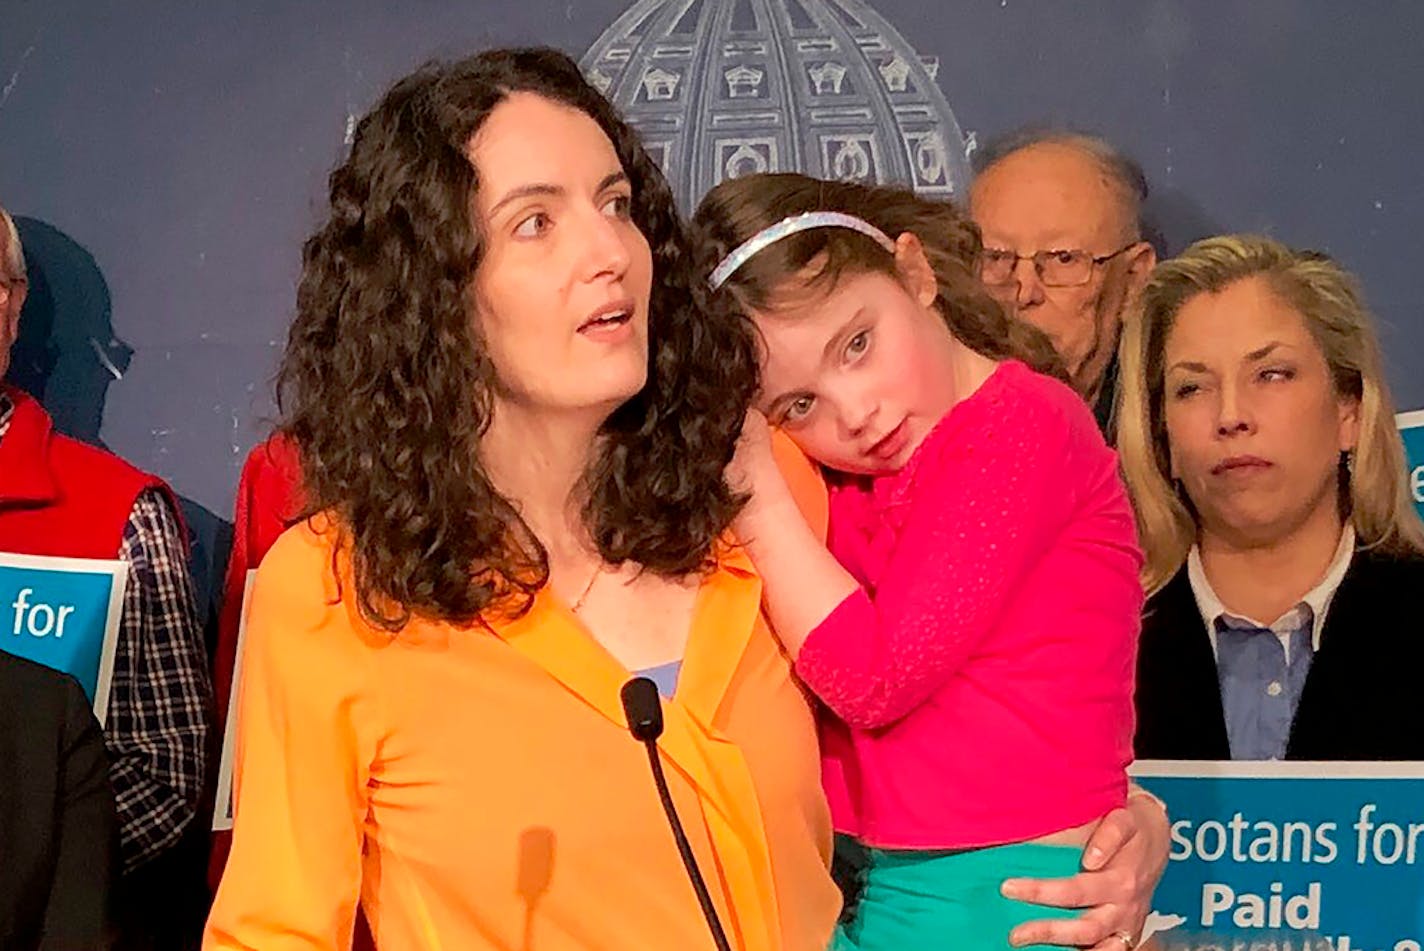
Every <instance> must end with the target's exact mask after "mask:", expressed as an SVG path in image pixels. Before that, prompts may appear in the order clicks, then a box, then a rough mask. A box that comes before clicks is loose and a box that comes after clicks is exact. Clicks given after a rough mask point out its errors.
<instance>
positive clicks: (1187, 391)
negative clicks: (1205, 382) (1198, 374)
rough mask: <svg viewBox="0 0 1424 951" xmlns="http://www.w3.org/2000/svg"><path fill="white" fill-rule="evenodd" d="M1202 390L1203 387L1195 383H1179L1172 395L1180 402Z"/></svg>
mask: <svg viewBox="0 0 1424 951" xmlns="http://www.w3.org/2000/svg"><path fill="white" fill-rule="evenodd" d="M1200 390H1201V387H1200V386H1198V385H1197V384H1195V383H1179V384H1177V386H1176V387H1175V388H1174V389H1173V390H1172V395H1173V396H1175V397H1176V398H1177V399H1179V400H1180V399H1185V398H1187V397H1188V396H1191V395H1192V394H1193V393H1196V392H1199V391H1200Z"/></svg>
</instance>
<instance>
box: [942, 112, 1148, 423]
mask: <svg viewBox="0 0 1424 951" xmlns="http://www.w3.org/2000/svg"><path fill="white" fill-rule="evenodd" d="M975 165H976V167H977V168H978V173H977V175H976V177H975V179H974V182H973V185H972V186H971V188H970V191H969V209H970V214H971V215H972V216H973V218H974V220H975V222H976V223H977V224H978V225H979V227H980V229H981V230H982V231H983V233H984V253H983V258H982V262H981V264H982V271H981V274H982V277H983V280H984V283H985V284H987V285H988V286H989V289H990V290H991V291H992V292H993V293H994V295H995V296H996V297H998V298H999V300H1000V301H1001V302H1002V303H1003V304H1004V305H1005V306H1007V307H1009V308H1010V309H1011V310H1012V311H1013V312H1014V313H1016V314H1017V315H1018V316H1019V317H1021V318H1023V319H1024V320H1026V321H1028V322H1029V323H1031V324H1033V325H1034V326H1036V327H1038V328H1039V329H1040V330H1042V331H1044V332H1045V333H1046V334H1048V336H1049V337H1050V338H1051V339H1052V341H1053V344H1054V346H1055V347H1056V348H1057V349H1058V353H1059V355H1060V356H1062V357H1063V360H1064V362H1065V363H1066V364H1067V365H1068V371H1069V373H1070V374H1071V375H1072V377H1073V382H1074V384H1075V386H1076V387H1077V389H1078V392H1079V393H1081V394H1082V395H1083V398H1084V399H1085V400H1087V401H1088V403H1089V404H1090V405H1091V406H1092V407H1093V411H1094V414H1095V415H1096V416H1097V418H1098V425H1099V426H1100V427H1102V429H1103V432H1104V433H1105V434H1106V435H1108V438H1109V440H1111V438H1112V430H1113V428H1114V427H1113V426H1112V407H1113V400H1114V397H1115V395H1116V389H1117V342H1118V334H1119V331H1120V330H1121V328H1122V315H1123V310H1124V308H1125V307H1126V306H1127V304H1128V302H1129V301H1130V300H1131V299H1132V297H1133V296H1134V295H1135V294H1136V293H1137V291H1138V290H1139V289H1140V288H1141V287H1142V285H1143V284H1144V283H1145V282H1146V280H1147V275H1148V274H1149V273H1150V272H1151V271H1152V268H1153V267H1154V266H1155V265H1156V263H1157V256H1156V253H1155V252H1154V251H1153V249H1152V246H1151V245H1150V244H1148V243H1147V242H1146V241H1144V240H1142V229H1141V225H1140V223H1139V220H1138V219H1139V216H1140V212H1141V206H1142V202H1143V200H1144V199H1145V198H1146V196H1147V182H1146V179H1145V178H1144V176H1143V174H1142V170H1141V169H1140V168H1138V167H1137V165H1136V164H1134V163H1133V162H1132V161H1131V160H1129V159H1127V158H1126V157H1124V156H1123V155H1122V154H1121V153H1119V152H1117V151H1116V150H1115V149H1113V148H1112V146H1110V145H1108V144H1107V143H1106V142H1104V141H1102V140H1101V139H1097V138H1094V137H1092V136H1087V135H1080V134H1077V133H1070V132H1057V131H1046V132H1042V131H1041V132H1029V133H1016V134H1014V135H1012V136H1010V137H1007V138H1005V139H1003V140H1000V141H999V142H996V143H993V144H991V145H989V146H988V147H987V148H985V149H982V150H980V151H979V152H978V153H976V155H975Z"/></svg>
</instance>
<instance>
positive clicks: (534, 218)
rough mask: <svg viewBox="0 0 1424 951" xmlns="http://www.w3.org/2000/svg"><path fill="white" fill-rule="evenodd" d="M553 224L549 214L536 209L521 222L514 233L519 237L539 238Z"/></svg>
mask: <svg viewBox="0 0 1424 951" xmlns="http://www.w3.org/2000/svg"><path fill="white" fill-rule="evenodd" d="M551 224H552V222H551V220H550V218H549V216H548V215H546V214H545V213H544V212H542V211H536V212H534V214H532V215H530V216H529V217H528V218H525V219H524V220H523V221H521V222H519V225H518V226H517V227H516V228H515V229H514V235H515V237H518V238H537V237H539V236H540V235H542V234H543V233H544V232H546V231H548V230H549V226H550V225H551Z"/></svg>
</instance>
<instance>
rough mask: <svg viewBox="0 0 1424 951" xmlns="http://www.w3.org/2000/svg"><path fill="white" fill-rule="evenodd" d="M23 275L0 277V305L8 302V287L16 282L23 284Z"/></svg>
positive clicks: (2, 305)
mask: <svg viewBox="0 0 1424 951" xmlns="http://www.w3.org/2000/svg"><path fill="white" fill-rule="evenodd" d="M24 283H25V279H24V278H23V277H3V278H0V307H4V306H5V305H6V304H8V303H10V288H12V287H14V286H15V285H17V284H24Z"/></svg>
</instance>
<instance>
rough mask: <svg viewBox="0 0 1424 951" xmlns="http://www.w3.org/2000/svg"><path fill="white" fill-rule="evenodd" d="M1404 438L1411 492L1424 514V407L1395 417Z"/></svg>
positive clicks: (1415, 504)
mask: <svg viewBox="0 0 1424 951" xmlns="http://www.w3.org/2000/svg"><path fill="white" fill-rule="evenodd" d="M1394 422H1395V425H1397V426H1398V427H1399V435H1400V438H1401V439H1403V440H1404V456H1405V461H1404V464H1405V466H1407V467H1408V469H1409V494H1410V496H1411V497H1412V498H1413V499H1414V508H1415V510H1416V511H1418V513H1419V514H1420V516H1424V409H1416V410H1414V411H1412V412H1409V413H1400V414H1399V415H1397V416H1395V417H1394Z"/></svg>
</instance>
